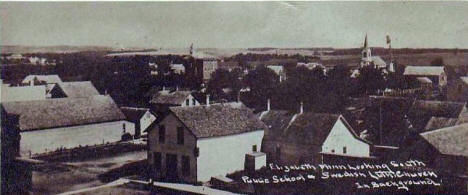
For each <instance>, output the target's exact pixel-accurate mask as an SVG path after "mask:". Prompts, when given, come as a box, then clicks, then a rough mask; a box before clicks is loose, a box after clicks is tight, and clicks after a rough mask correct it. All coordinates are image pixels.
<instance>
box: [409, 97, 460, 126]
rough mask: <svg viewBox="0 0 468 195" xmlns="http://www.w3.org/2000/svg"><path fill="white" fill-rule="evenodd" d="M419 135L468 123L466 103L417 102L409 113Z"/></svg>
mask: <svg viewBox="0 0 468 195" xmlns="http://www.w3.org/2000/svg"><path fill="white" fill-rule="evenodd" d="M408 117H409V118H410V121H411V124H412V126H413V127H414V128H415V129H416V130H417V132H418V133H420V132H425V131H430V130H435V129H440V128H444V127H450V126H454V125H458V124H462V123H466V122H468V109H467V107H466V103H462V102H443V101H422V100H417V101H415V102H414V103H413V105H411V107H410V109H409V111H408Z"/></svg>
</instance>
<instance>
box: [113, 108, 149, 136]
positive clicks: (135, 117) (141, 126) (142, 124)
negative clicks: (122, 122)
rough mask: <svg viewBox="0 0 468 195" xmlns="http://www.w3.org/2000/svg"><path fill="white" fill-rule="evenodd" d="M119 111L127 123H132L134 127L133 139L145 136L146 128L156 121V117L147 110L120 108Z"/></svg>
mask: <svg viewBox="0 0 468 195" xmlns="http://www.w3.org/2000/svg"><path fill="white" fill-rule="evenodd" d="M120 110H122V112H123V113H124V115H125V117H126V118H127V121H130V122H132V123H133V124H134V126H135V131H134V132H133V136H134V138H139V137H140V136H142V135H146V131H147V129H148V127H149V126H150V125H151V124H153V122H154V121H155V120H156V116H155V115H154V114H153V113H151V112H150V110H149V109H148V108H133V107H121V108H120Z"/></svg>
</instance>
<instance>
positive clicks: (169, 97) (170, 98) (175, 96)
mask: <svg viewBox="0 0 468 195" xmlns="http://www.w3.org/2000/svg"><path fill="white" fill-rule="evenodd" d="M191 93H192V92H190V91H173V92H168V91H160V92H158V93H157V94H155V95H154V96H153V98H152V99H151V100H150V103H153V104H171V105H178V104H181V103H182V102H183V101H185V99H187V97H188V96H189V95H191Z"/></svg>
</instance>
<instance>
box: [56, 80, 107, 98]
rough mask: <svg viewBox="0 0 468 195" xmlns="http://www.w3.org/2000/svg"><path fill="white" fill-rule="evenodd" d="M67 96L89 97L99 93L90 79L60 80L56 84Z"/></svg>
mask: <svg viewBox="0 0 468 195" xmlns="http://www.w3.org/2000/svg"><path fill="white" fill-rule="evenodd" d="M57 85H58V86H59V87H60V89H62V91H63V92H64V93H65V95H66V96H67V97H68V98H79V97H89V96H93V95H99V92H98V90H97V89H96V88H95V87H94V85H93V83H91V81H77V82H62V83H58V84H57Z"/></svg>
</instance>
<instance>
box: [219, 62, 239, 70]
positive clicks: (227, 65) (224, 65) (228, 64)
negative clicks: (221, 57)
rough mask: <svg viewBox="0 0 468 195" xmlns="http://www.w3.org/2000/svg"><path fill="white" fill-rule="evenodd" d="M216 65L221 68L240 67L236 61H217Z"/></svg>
mask: <svg viewBox="0 0 468 195" xmlns="http://www.w3.org/2000/svg"><path fill="white" fill-rule="evenodd" d="M218 67H219V68H222V69H234V68H238V67H240V65H239V62H237V61H227V62H218Z"/></svg>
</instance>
